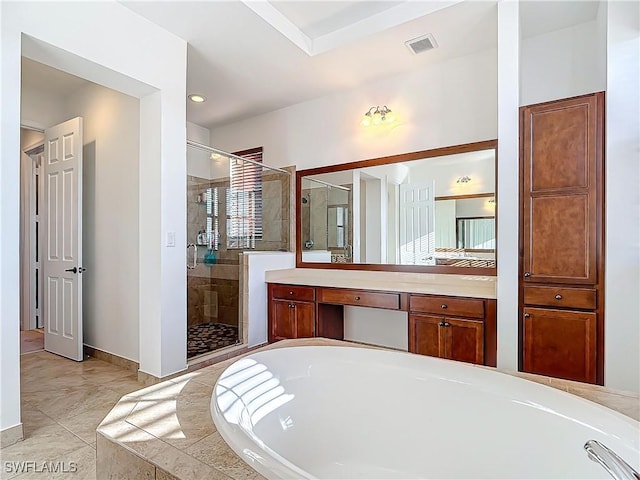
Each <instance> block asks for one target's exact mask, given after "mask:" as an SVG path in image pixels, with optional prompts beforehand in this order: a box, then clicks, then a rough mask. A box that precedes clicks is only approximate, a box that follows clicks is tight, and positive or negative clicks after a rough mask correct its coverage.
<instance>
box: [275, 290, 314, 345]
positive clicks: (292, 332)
mask: <svg viewBox="0 0 640 480" xmlns="http://www.w3.org/2000/svg"><path fill="white" fill-rule="evenodd" d="M268 295H269V303H268V316H269V333H268V337H269V342H275V341H277V340H284V339H287V338H305V337H315V335H316V330H315V323H316V313H315V311H316V305H315V289H314V288H313V287H300V286H298V285H271V284H269V286H268Z"/></svg>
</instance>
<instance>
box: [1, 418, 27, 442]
mask: <svg viewBox="0 0 640 480" xmlns="http://www.w3.org/2000/svg"><path fill="white" fill-rule="evenodd" d="M23 439H24V430H23V429H22V423H19V424H18V425H14V426H13V427H9V428H5V429H4V430H2V431H0V448H7V447H8V446H10V445H13V444H14V443H18V442H21V441H22V440H23Z"/></svg>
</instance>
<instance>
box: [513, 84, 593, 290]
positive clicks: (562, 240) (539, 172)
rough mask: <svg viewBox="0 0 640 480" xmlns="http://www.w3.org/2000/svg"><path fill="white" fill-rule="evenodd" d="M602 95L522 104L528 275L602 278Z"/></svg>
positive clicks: (533, 278)
mask: <svg viewBox="0 0 640 480" xmlns="http://www.w3.org/2000/svg"><path fill="white" fill-rule="evenodd" d="M603 95H604V94H603V93H598V94H592V95H585V96H582V97H576V98H571V99H567V100H561V101H556V102H549V103H544V104H539V105H532V106H528V107H523V108H522V110H521V111H522V132H521V141H522V155H523V157H522V162H523V164H522V167H523V172H522V176H523V184H522V193H523V198H522V202H523V212H522V213H523V216H522V218H523V225H522V227H523V231H522V234H523V254H524V263H523V273H524V274H525V278H524V280H525V281H526V282H527V283H528V282H542V283H569V284H574V283H576V284H595V283H596V279H597V272H596V260H597V256H596V252H597V248H598V245H596V239H597V238H598V237H597V233H598V229H599V228H600V225H599V223H598V221H597V219H598V218H600V214H599V212H600V210H601V208H602V206H601V205H602V199H601V198H600V197H599V193H598V192H599V191H600V188H599V182H601V180H599V179H598V178H597V172H598V171H599V170H601V169H602V130H603V118H604V115H603V114H604V108H603V101H604V100H603V99H604V96H603Z"/></svg>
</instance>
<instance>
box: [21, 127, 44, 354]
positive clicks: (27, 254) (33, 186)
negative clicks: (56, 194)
mask: <svg viewBox="0 0 640 480" xmlns="http://www.w3.org/2000/svg"><path fill="white" fill-rule="evenodd" d="M20 136H21V140H23V139H24V140H23V143H24V142H27V141H28V142H30V141H31V140H36V142H35V144H32V145H31V146H29V147H27V149H26V150H24V151H23V152H22V155H21V157H22V158H21V161H22V165H21V166H22V169H21V170H22V172H21V177H22V184H23V186H27V188H23V191H22V194H21V197H22V198H21V210H22V219H23V226H22V232H21V235H22V236H23V238H22V240H23V241H22V242H20V244H21V247H22V249H23V252H22V259H23V268H22V271H23V274H24V275H23V282H22V285H21V287H22V288H21V290H20V291H21V297H22V298H21V303H22V308H23V316H22V321H21V325H20V354H25V353H31V352H37V351H40V350H44V328H43V327H44V318H43V315H42V313H43V312H42V278H43V277H42V264H41V261H40V260H41V255H42V252H41V250H42V248H41V245H42V243H41V238H40V232H41V231H42V229H41V218H42V216H41V214H40V213H41V212H40V210H41V208H42V198H41V195H42V175H41V166H42V161H43V157H44V135H43V134H41V133H38V132H33V133H32V134H29V132H27V131H26V130H25V129H21V135H20Z"/></svg>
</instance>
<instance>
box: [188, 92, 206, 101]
mask: <svg viewBox="0 0 640 480" xmlns="http://www.w3.org/2000/svg"><path fill="white" fill-rule="evenodd" d="M189 100H191V101H192V102H194V103H203V102H205V101H206V100H207V98H206V97H205V96H204V95H200V94H198V93H192V94H191V95H189Z"/></svg>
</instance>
